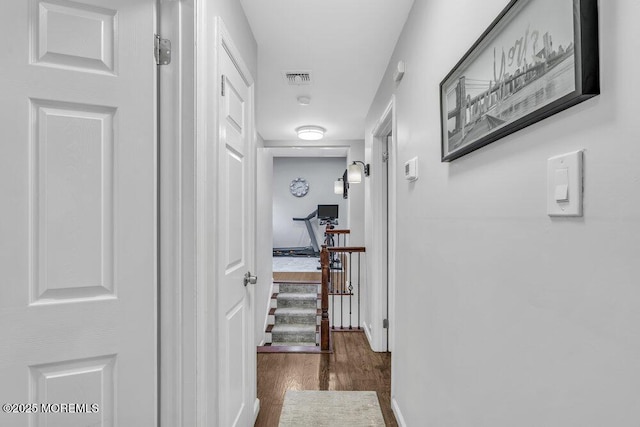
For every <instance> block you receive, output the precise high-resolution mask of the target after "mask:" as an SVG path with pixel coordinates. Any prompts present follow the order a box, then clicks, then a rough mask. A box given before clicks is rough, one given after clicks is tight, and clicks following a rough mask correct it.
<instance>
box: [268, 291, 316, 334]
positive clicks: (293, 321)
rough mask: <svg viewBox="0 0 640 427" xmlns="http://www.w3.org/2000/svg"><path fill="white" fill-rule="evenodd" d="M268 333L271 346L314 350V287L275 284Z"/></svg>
mask: <svg viewBox="0 0 640 427" xmlns="http://www.w3.org/2000/svg"><path fill="white" fill-rule="evenodd" d="M278 289H279V290H278V294H277V297H276V301H277V305H276V309H275V312H274V325H273V328H272V329H271V345H273V346H315V345H316V323H317V311H318V285H316V284H297V283H296V284H292V283H289V284H287V283H281V284H279V288H278Z"/></svg>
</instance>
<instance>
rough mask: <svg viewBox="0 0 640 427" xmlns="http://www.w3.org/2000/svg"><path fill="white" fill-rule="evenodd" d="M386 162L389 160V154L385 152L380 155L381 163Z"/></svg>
mask: <svg viewBox="0 0 640 427" xmlns="http://www.w3.org/2000/svg"><path fill="white" fill-rule="evenodd" d="M387 160H389V152H388V151H385V152H384V153H382V162H383V163H387Z"/></svg>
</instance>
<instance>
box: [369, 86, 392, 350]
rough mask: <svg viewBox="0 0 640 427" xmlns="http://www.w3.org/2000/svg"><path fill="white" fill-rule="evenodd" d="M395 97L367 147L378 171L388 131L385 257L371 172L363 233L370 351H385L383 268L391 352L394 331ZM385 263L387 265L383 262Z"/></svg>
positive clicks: (378, 187) (376, 181)
mask: <svg viewBox="0 0 640 427" xmlns="http://www.w3.org/2000/svg"><path fill="white" fill-rule="evenodd" d="M395 104H396V100H395V95H394V96H392V97H391V100H390V101H389V104H388V105H387V107H386V108H385V111H384V113H382V115H381V117H380V119H379V120H378V122H377V123H376V125H375V126H374V129H373V131H372V132H371V133H372V135H373V144H372V147H371V159H370V163H371V168H372V170H378V171H381V170H382V169H383V166H382V144H381V142H382V140H383V138H386V137H387V135H389V133H391V142H390V144H389V161H388V165H387V167H388V170H389V174H388V175H389V181H388V187H387V188H388V204H389V214H388V220H387V223H388V228H389V230H388V233H389V234H388V236H389V237H388V243H387V245H388V255H387V258H388V260H387V259H385V256H384V251H382V250H380V249H379V248H380V247H381V245H382V244H383V242H384V240H385V238H384V236H383V232H384V231H385V230H386V228H387V225H385V224H384V221H385V215H383V209H385V210H386V206H383V203H382V202H383V197H382V191H383V182H382V179H384V178H385V177H382V176H381V174H375V175H374V174H372V178H373V179H372V180H371V187H372V188H371V193H370V194H371V219H372V229H371V230H367V235H371V239H372V241H371V244H370V245H369V248H367V250H368V251H369V252H370V253H371V252H372V253H371V258H370V259H371V261H370V262H369V269H370V274H369V278H370V283H371V293H372V295H371V308H370V309H371V317H370V319H371V321H372V322H376V323H375V326H374V325H371V327H370V325H365V331H366V332H367V333H368V334H369V339H370V343H371V346H372V348H373V350H374V351H386V349H387V346H386V345H385V335H386V331H385V330H384V329H383V328H382V319H383V318H384V317H385V314H386V306H385V299H386V298H384V295H385V294H386V292H387V288H386V283H385V280H386V278H387V274H385V267H386V269H387V271H388V278H389V279H388V280H389V302H388V303H389V314H388V316H389V317H388V319H389V351H393V343H394V335H395V334H394V333H393V332H394V330H395V322H394V320H395V285H396V218H397V215H396V185H397V152H398V144H397V131H396V108H395ZM387 262H388V264H387Z"/></svg>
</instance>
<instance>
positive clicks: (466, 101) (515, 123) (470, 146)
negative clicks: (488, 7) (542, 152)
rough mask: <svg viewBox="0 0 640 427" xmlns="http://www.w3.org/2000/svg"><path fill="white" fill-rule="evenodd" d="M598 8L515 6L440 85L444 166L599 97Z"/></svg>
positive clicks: (557, 0) (575, 1)
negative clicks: (594, 97) (445, 163)
mask: <svg viewBox="0 0 640 427" xmlns="http://www.w3.org/2000/svg"><path fill="white" fill-rule="evenodd" d="M599 81H600V78H599V52H598V7H597V0H511V1H510V2H509V4H508V5H507V6H506V7H505V8H504V9H503V10H502V12H501V13H500V14H499V15H498V17H497V18H496V19H495V20H494V21H493V22H492V23H491V25H490V26H489V27H488V28H487V29H486V30H485V31H484V33H483V34H482V35H481V36H480V38H479V39H478V40H477V41H476V42H475V43H474V44H473V46H472V47H471V48H470V49H469V50H468V51H467V52H466V53H465V55H464V56H463V57H462V59H460V61H459V62H458V63H457V64H456V65H455V67H453V69H452V70H451V71H450V72H449V74H447V76H446V77H445V78H444V79H443V80H442V82H441V83H440V118H441V120H440V123H441V130H442V132H441V135H442V138H441V146H442V157H441V161H442V162H449V161H451V160H454V159H457V158H459V157H462V156H464V155H466V154H468V153H470V152H472V151H474V150H477V149H478V148H481V147H484V146H485V145H487V144H490V143H491V142H494V141H496V140H498V139H500V138H502V137H504V136H507V135H509V134H511V133H513V132H516V131H518V130H520V129H522V128H525V127H527V126H529V125H532V124H534V123H536V122H538V121H540V120H543V119H545V118H547V117H549V116H551V115H553V114H556V113H558V112H560V111H562V110H565V109H567V108H569V107H571V106H573V105H576V104H578V103H580V102H583V101H585V100H587V99H589V98H591V97H593V96H596V95H598V94H599V93H600V82H599Z"/></svg>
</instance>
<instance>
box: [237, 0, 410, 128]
mask: <svg viewBox="0 0 640 427" xmlns="http://www.w3.org/2000/svg"><path fill="white" fill-rule="evenodd" d="M240 1H241V3H242V6H243V8H244V11H245V14H246V15H247V19H248V20H249V24H250V25H251V29H252V30H253V34H254V37H255V39H256V42H257V44H258V78H257V87H256V91H257V94H256V99H257V108H256V111H257V129H258V132H259V133H260V135H262V137H263V138H264V139H265V140H296V139H297V137H296V134H295V131H294V130H295V128H296V127H298V126H302V125H318V126H322V127H324V128H326V129H327V132H326V135H325V139H329V140H343V139H364V120H365V117H366V115H367V112H368V110H369V106H370V105H371V102H372V101H373V98H374V96H375V94H376V91H377V89H378V86H379V84H380V80H381V79H382V76H383V74H384V72H385V70H386V68H387V64H388V62H389V58H390V57H391V54H392V52H393V49H394V47H395V45H396V42H397V40H398V37H399V35H400V32H401V30H402V27H403V26H404V23H405V21H406V19H407V16H408V14H409V10H410V9H411V6H412V5H413V1H414V0H240ZM298 70H303V71H311V84H310V85H289V84H288V82H287V81H286V79H285V77H284V75H283V72H284V71H298ZM299 96H308V97H310V98H311V101H310V104H309V105H307V106H302V105H299V104H298V101H297V98H298V97H299Z"/></svg>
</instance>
